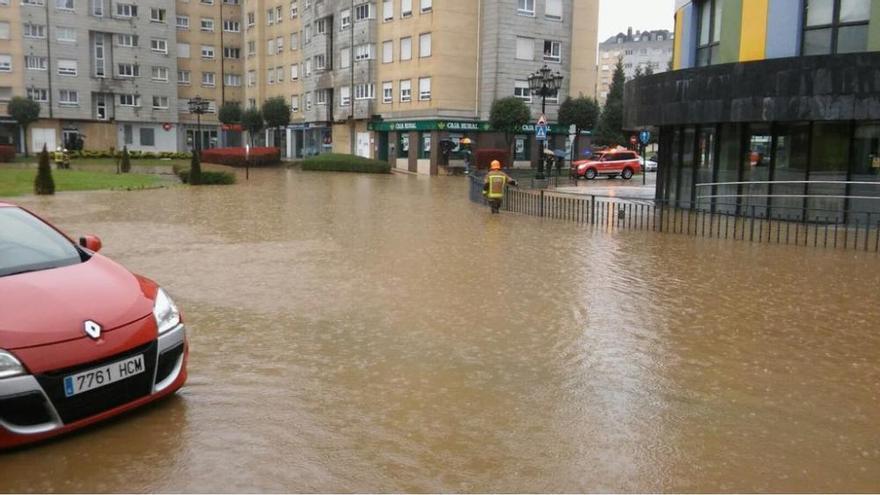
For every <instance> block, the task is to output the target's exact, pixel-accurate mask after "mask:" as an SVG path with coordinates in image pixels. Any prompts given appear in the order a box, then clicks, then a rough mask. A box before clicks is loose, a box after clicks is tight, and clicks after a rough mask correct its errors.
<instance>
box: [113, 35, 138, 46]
mask: <svg viewBox="0 0 880 495" xmlns="http://www.w3.org/2000/svg"><path fill="white" fill-rule="evenodd" d="M137 45H138V37H137V36H136V35H134V34H117V35H116V46H124V47H129V48H130V47H135V46H137Z"/></svg>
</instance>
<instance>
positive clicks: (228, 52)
mask: <svg viewBox="0 0 880 495" xmlns="http://www.w3.org/2000/svg"><path fill="white" fill-rule="evenodd" d="M223 58H229V59H234V60H236V59H239V58H241V48H236V47H231V46H226V47H223Z"/></svg>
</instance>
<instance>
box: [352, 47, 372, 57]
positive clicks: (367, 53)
mask: <svg viewBox="0 0 880 495" xmlns="http://www.w3.org/2000/svg"><path fill="white" fill-rule="evenodd" d="M371 58H373V45H358V46H356V47H354V59H355V61H360V60H370V59H371Z"/></svg>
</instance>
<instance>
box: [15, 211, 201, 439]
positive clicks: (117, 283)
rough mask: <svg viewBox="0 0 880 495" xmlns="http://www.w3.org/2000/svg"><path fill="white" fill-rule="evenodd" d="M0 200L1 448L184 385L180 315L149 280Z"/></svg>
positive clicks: (92, 241) (93, 244) (96, 244)
mask: <svg viewBox="0 0 880 495" xmlns="http://www.w3.org/2000/svg"><path fill="white" fill-rule="evenodd" d="M100 249H101V241H100V239H99V238H98V237H96V236H85V237H83V238H81V239H80V240H79V243H76V242H73V241H72V240H71V239H70V238H69V237H67V236H66V235H64V234H63V233H62V232H61V231H59V230H58V229H56V228H55V227H53V226H52V225H50V224H49V223H48V222H46V221H44V220H42V219H40V218H39V217H37V216H36V215H34V214H32V213H30V212H28V211H27V210H25V209H23V208H20V207H18V206H15V205H12V204H9V203H2V202H0V448H8V447H13V446H17V445H22V444H26V443H31V442H35V441H39V440H44V439H47V438H49V437H53V436H56V435H60V434H63V433H67V432H70V431H72V430H76V429H79V428H82V427H84V426H87V425H90V424H93V423H96V422H99V421H103V420H105V419H108V418H110V417H112V416H116V415H118V414H121V413H123V412H126V411H128V410H131V409H134V408H136V407H139V406H143V405H144V404H147V403H149V402H153V401H155V400H158V399H160V398H162V397H165V396H167V395H169V394H172V393H174V392H175V391H176V390H178V389H179V388H180V387H181V386H183V384H184V382H185V381H186V377H187V372H186V364H187V356H188V352H189V350H188V343H187V338H186V329H185V327H184V325H183V321H182V319H181V314H180V311H178V309H177V307H176V306H175V305H174V302H172V300H171V298H170V297H169V296H168V294H167V293H166V292H165V291H164V290H162V289H161V288H159V286H158V285H157V284H156V283H155V282H153V281H152V280H150V279H148V278H145V277H142V276H139V275H134V274H132V273H131V272H129V271H128V270H126V269H125V268H123V267H122V266H120V265H118V264H116V263H115V262H113V261H111V260H110V259H108V258H105V257H104V256H102V255H100V254H98V251H99V250H100Z"/></svg>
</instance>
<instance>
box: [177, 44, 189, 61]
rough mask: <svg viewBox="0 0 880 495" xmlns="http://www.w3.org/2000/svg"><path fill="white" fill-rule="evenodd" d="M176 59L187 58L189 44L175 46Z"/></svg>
mask: <svg viewBox="0 0 880 495" xmlns="http://www.w3.org/2000/svg"><path fill="white" fill-rule="evenodd" d="M177 58H189V43H178V44H177Z"/></svg>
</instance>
